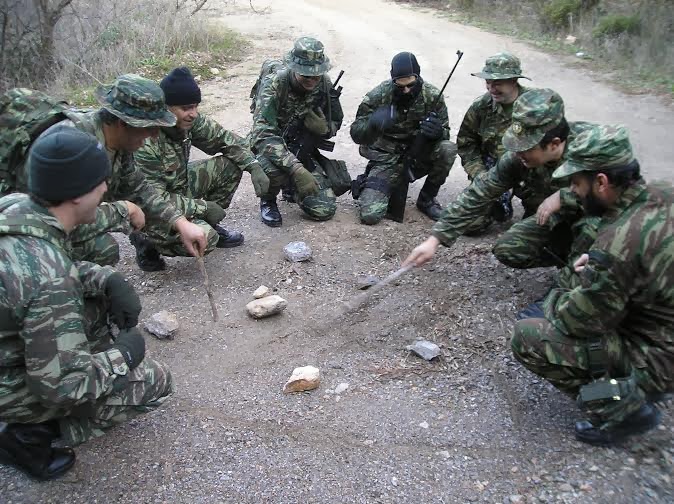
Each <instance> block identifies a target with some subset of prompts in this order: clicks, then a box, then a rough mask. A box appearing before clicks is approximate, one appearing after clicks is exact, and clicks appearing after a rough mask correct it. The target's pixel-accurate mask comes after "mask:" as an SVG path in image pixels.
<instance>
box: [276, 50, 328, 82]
mask: <svg viewBox="0 0 674 504" xmlns="http://www.w3.org/2000/svg"><path fill="white" fill-rule="evenodd" d="M285 62H286V65H287V66H288V68H289V69H290V70H291V71H293V72H296V73H298V74H300V75H307V76H309V77H318V76H320V75H323V74H324V73H326V72H327V71H329V70H330V69H331V68H332V64H331V63H330V58H328V57H327V56H325V57H324V60H323V63H321V64H320V65H300V64H298V63H295V62H294V61H292V59H290V53H289V54H287V55H286V57H285Z"/></svg>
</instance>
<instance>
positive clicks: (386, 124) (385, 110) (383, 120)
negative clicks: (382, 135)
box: [367, 105, 396, 132]
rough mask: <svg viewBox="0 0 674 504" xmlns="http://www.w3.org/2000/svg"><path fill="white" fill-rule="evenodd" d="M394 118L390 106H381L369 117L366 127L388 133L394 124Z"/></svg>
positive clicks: (393, 110)
mask: <svg viewBox="0 0 674 504" xmlns="http://www.w3.org/2000/svg"><path fill="white" fill-rule="evenodd" d="M395 116H396V114H395V109H394V108H393V107H392V106H391V105H382V106H381V107H379V108H378V109H377V110H375V111H374V112H373V113H372V115H371V116H370V119H369V120H368V123H367V124H368V127H369V128H370V129H372V130H376V131H381V132H384V131H388V130H389V129H391V128H392V127H393V125H394V124H395V121H396V118H395Z"/></svg>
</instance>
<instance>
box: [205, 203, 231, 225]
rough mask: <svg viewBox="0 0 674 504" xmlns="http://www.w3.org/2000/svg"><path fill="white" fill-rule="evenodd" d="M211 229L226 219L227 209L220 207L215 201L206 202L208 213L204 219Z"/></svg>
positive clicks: (206, 212)
mask: <svg viewBox="0 0 674 504" xmlns="http://www.w3.org/2000/svg"><path fill="white" fill-rule="evenodd" d="M202 218H203V219H204V220H205V221H206V222H208V224H209V225H210V226H211V227H215V226H217V225H218V224H220V221H221V220H222V219H224V218H225V209H224V208H222V207H221V206H220V205H218V204H217V203H216V202H215V201H207V202H206V211H205V212H204V215H203V217H202Z"/></svg>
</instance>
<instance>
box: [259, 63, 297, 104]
mask: <svg viewBox="0 0 674 504" xmlns="http://www.w3.org/2000/svg"><path fill="white" fill-rule="evenodd" d="M273 73H277V74H279V76H280V77H281V81H280V83H281V88H280V89H281V95H280V97H279V99H280V102H281V103H283V102H285V101H286V99H287V98H288V85H289V84H290V83H289V81H288V67H286V64H285V62H283V61H281V60H277V59H268V60H265V61H264V63H262V67H261V68H260V75H258V77H257V81H255V84H254V85H253V87H252V88H251V90H250V99H251V100H250V113H251V114H253V113H254V112H255V102H256V101H257V95H258V93H259V92H260V86H261V85H262V81H263V80H264V78H265V77H266V76H267V75H271V74H273Z"/></svg>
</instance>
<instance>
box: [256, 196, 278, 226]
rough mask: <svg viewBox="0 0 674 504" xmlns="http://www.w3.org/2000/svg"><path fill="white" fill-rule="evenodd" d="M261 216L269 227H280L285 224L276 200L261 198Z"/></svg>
mask: <svg viewBox="0 0 674 504" xmlns="http://www.w3.org/2000/svg"><path fill="white" fill-rule="evenodd" d="M260 217H261V218H262V222H264V223H265V224H266V225H267V226H269V227H280V226H281V224H283V219H282V218H281V212H279V211H278V206H276V200H275V199H273V200H260Z"/></svg>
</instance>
